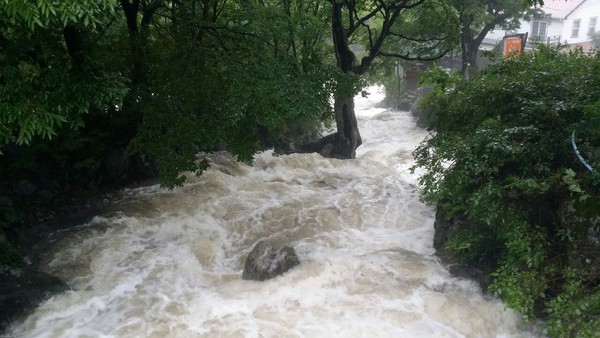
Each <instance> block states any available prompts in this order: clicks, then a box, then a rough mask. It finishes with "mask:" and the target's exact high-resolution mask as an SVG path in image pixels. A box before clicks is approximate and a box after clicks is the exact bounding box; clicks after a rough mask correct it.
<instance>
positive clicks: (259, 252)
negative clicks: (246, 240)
mask: <svg viewBox="0 0 600 338" xmlns="http://www.w3.org/2000/svg"><path fill="white" fill-rule="evenodd" d="M298 264H300V260H299V259H298V256H297V255H296V251H295V250H294V248H293V247H291V246H286V245H282V244H278V243H274V242H270V241H264V240H263V241H260V242H258V243H257V244H256V245H255V246H254V248H253V249H252V251H251V252H250V254H248V257H246V262H245V264H244V272H243V274H242V279H245V280H256V281H263V280H267V279H271V278H273V277H276V276H279V275H281V274H283V273H284V272H286V271H288V270H289V269H291V268H293V267H294V266H296V265H298Z"/></svg>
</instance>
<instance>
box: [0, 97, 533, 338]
mask: <svg viewBox="0 0 600 338" xmlns="http://www.w3.org/2000/svg"><path fill="white" fill-rule="evenodd" d="M370 92H371V95H370V96H369V97H367V98H365V97H361V96H358V97H357V98H356V110H357V116H358V121H359V127H360V130H361V134H362V137H363V141H364V143H363V145H362V146H361V147H359V148H358V151H357V158H356V159H353V160H337V159H326V158H323V157H321V156H319V155H317V154H293V155H286V156H273V155H272V154H271V152H264V153H261V154H258V155H257V156H256V157H255V159H254V161H253V162H252V163H251V164H244V163H240V162H236V161H235V160H234V159H233V158H232V157H231V156H230V155H228V154H226V153H221V154H214V155H211V161H212V166H211V168H210V169H208V171H206V172H205V173H204V174H203V175H202V176H200V177H194V176H192V175H190V176H189V178H188V181H187V183H186V184H185V185H184V186H183V187H181V188H178V189H175V190H173V191H170V190H167V189H162V188H160V187H159V186H151V187H144V188H138V189H131V190H127V191H125V192H124V197H123V198H122V199H121V200H120V201H119V203H118V204H117V205H116V206H115V207H114V208H113V210H112V211H111V212H107V213H105V214H103V215H98V216H96V217H94V218H93V219H92V220H91V221H90V222H89V223H86V224H82V225H81V226H79V227H78V230H77V231H73V232H72V233H70V234H69V235H68V236H65V237H64V238H63V239H62V240H60V241H59V242H57V243H56V244H55V245H54V246H53V248H52V249H51V250H50V251H49V252H48V254H47V255H46V262H45V270H46V272H48V273H51V274H55V275H58V276H59V277H61V278H62V279H63V280H65V281H66V282H67V283H68V284H69V285H70V286H71V287H72V291H69V292H67V293H65V294H61V295H57V296H55V297H53V298H51V299H50V300H48V301H46V302H44V303H43V304H42V305H41V306H39V308H38V309H37V310H36V311H35V312H34V313H33V314H31V315H30V316H29V317H28V318H26V319H25V320H24V321H23V322H21V323H15V325H14V328H13V329H12V332H11V333H10V334H11V335H12V336H16V337H311V338H312V337H411V338H412V337H534V336H535V335H534V333H532V331H531V329H530V328H529V327H528V325H526V324H524V323H523V322H522V321H521V320H520V316H519V315H518V314H517V313H515V312H513V311H511V310H509V309H507V308H506V307H505V305H504V304H503V303H501V302H500V301H498V300H496V299H494V298H492V297H490V296H487V295H484V294H482V292H481V290H480V288H479V287H478V286H477V285H476V284H475V283H474V282H472V281H469V280H466V279H461V278H456V277H453V276H451V275H450V273H449V272H448V270H447V269H446V268H445V267H444V266H443V265H442V264H441V263H440V262H439V260H438V259H437V258H436V256H435V255H434V253H435V250H434V249H433V247H432V241H433V222H434V209H433V208H432V207H431V206H427V205H425V204H424V203H422V202H421V201H420V200H419V194H420V192H419V189H418V186H417V179H418V176H417V175H418V173H415V174H411V172H410V170H409V168H410V167H411V166H412V165H413V159H412V156H411V152H412V151H413V150H414V149H415V147H416V146H417V145H418V144H419V143H420V142H421V141H422V140H423V139H424V138H425V137H426V136H427V132H426V131H424V130H422V129H420V128H417V127H416V126H415V123H414V121H413V118H412V117H411V115H410V113H409V112H404V111H395V110H386V109H382V108H377V105H376V103H377V102H378V101H380V100H381V99H382V98H383V94H382V93H381V90H380V89H379V88H371V89H370ZM262 239H271V240H275V241H278V242H285V243H289V244H290V245H292V246H294V247H295V249H296V252H297V254H298V256H299V259H300V261H301V264H300V265H299V266H297V267H295V268H293V269H292V270H290V271H288V272H287V273H285V274H283V275H282V276H279V277H276V278H274V279H271V280H268V281H264V282H256V281H245V280H242V279H241V275H242V269H243V263H244V260H245V257H246V255H247V254H248V253H249V251H250V250H251V249H252V247H253V246H254V244H256V243H257V242H258V241H259V240H262Z"/></svg>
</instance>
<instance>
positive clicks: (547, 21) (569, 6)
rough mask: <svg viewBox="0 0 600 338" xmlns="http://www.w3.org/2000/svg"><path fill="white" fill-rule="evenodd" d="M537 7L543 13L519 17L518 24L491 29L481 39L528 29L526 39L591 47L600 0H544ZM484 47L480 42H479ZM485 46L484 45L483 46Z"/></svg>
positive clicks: (598, 25) (598, 22)
mask: <svg viewBox="0 0 600 338" xmlns="http://www.w3.org/2000/svg"><path fill="white" fill-rule="evenodd" d="M544 2H545V3H544V6H542V7H540V8H539V9H540V10H541V11H542V13H543V16H542V18H539V19H532V20H530V21H526V20H521V27H520V28H519V29H517V30H515V31H511V32H506V31H503V30H494V31H492V32H490V33H489V34H488V35H487V36H486V39H485V40H484V42H487V43H488V44H493V43H494V42H496V43H497V42H499V41H501V40H502V37H503V36H504V35H506V34H512V33H529V38H528V41H529V42H533V41H539V42H542V43H551V44H553V43H559V42H560V43H563V44H568V45H570V46H581V47H582V48H583V50H589V49H591V48H592V35H593V34H594V33H598V32H600V0H545V1H544ZM482 47H483V46H482ZM483 48H485V47H483Z"/></svg>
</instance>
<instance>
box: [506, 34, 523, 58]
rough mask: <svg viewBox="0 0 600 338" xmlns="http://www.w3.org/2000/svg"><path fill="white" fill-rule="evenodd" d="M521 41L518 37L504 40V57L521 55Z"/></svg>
mask: <svg viewBox="0 0 600 338" xmlns="http://www.w3.org/2000/svg"><path fill="white" fill-rule="evenodd" d="M521 43H522V40H521V38H520V37H518V36H511V37H507V38H504V57H508V56H510V55H517V54H519V53H521V48H522V47H521Z"/></svg>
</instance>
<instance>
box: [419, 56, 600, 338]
mask: <svg viewBox="0 0 600 338" xmlns="http://www.w3.org/2000/svg"><path fill="white" fill-rule="evenodd" d="M438 75H439V79H440V81H438V83H439V84H440V86H439V87H438V90H437V91H434V92H433V93H431V94H430V95H429V96H428V98H427V100H426V102H425V104H426V105H427V108H428V112H429V113H431V115H432V116H431V120H432V127H433V129H435V134H433V136H432V137H431V138H430V139H428V140H427V141H425V142H424V143H423V144H422V145H421V146H420V147H419V148H418V149H417V150H416V151H415V156H416V160H417V163H418V166H420V167H423V168H424V169H426V173H425V174H424V175H423V176H422V178H421V184H422V186H423V190H424V199H425V200H426V201H428V202H432V203H437V205H438V208H440V209H441V210H443V211H444V213H445V215H446V218H447V219H448V220H450V221H452V219H456V218H462V219H466V220H467V223H468V226H466V227H465V228H464V229H462V230H461V231H460V232H459V233H458V234H456V235H455V236H453V237H452V238H451V239H450V240H449V242H448V243H447V247H448V248H449V249H451V250H452V251H453V252H454V253H455V254H456V255H457V256H458V257H460V258H461V259H462V260H463V261H466V262H472V263H473V262H478V263H483V264H486V265H487V266H489V267H491V268H492V269H493V270H494V272H493V273H492V278H493V282H492V284H491V286H490V291H492V292H493V293H495V294H496V295H498V296H500V297H501V298H502V299H503V300H504V301H506V303H507V304H508V305H509V306H511V307H513V308H515V309H517V310H519V311H520V312H522V313H523V314H524V315H525V316H526V317H528V318H533V317H534V316H536V315H537V316H543V317H545V318H547V332H548V333H549V334H550V335H551V336H556V337H574V336H580V337H592V336H595V335H597V333H598V332H600V243H599V239H600V212H599V211H598V210H600V156H599V150H600V143H599V140H600V128H599V127H600V123H599V119H600V91H599V90H598V88H600V53H596V54H593V55H588V54H585V53H583V52H582V51H580V50H576V51H570V52H566V51H560V50H557V49H550V48H545V47H544V46H540V49H539V50H538V51H535V52H531V53H525V54H523V55H521V56H518V57H513V58H510V59H507V60H505V61H503V62H500V63H497V64H495V65H492V66H490V67H488V68H487V69H485V70H484V71H483V72H482V73H481V74H480V75H479V76H476V77H474V78H472V79H470V80H459V79H457V78H456V77H452V76H442V73H441V72H439V71H438ZM574 131H575V133H573V132H574ZM572 140H574V141H575V145H576V146H577V148H578V150H579V151H581V156H582V159H583V160H584V161H585V162H587V163H588V164H589V165H591V167H592V168H593V170H592V171H590V170H588V169H587V168H586V166H584V165H583V163H582V162H581V161H580V159H579V158H578V157H577V156H576V154H575V151H574V149H573V142H572Z"/></svg>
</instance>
